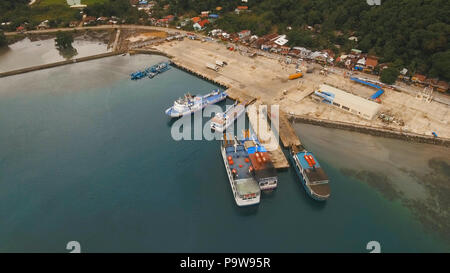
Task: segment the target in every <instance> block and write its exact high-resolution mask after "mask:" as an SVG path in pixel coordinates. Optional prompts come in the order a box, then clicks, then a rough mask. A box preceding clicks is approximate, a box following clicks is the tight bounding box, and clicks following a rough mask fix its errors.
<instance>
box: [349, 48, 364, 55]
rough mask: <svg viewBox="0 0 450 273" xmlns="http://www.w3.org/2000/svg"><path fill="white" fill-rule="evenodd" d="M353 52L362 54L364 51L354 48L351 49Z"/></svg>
mask: <svg viewBox="0 0 450 273" xmlns="http://www.w3.org/2000/svg"><path fill="white" fill-rule="evenodd" d="M351 52H352V53H353V54H355V55H360V54H361V53H362V51H361V50H359V49H355V48H353V49H352V50H351Z"/></svg>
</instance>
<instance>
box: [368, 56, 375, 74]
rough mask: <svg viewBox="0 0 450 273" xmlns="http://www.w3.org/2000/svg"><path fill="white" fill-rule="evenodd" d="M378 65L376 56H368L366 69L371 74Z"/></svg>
mask: <svg viewBox="0 0 450 273" xmlns="http://www.w3.org/2000/svg"><path fill="white" fill-rule="evenodd" d="M377 65H378V59H377V58H376V57H374V56H368V57H367V59H366V68H365V70H366V71H368V72H371V71H373V70H374V69H375V67H376V66H377Z"/></svg>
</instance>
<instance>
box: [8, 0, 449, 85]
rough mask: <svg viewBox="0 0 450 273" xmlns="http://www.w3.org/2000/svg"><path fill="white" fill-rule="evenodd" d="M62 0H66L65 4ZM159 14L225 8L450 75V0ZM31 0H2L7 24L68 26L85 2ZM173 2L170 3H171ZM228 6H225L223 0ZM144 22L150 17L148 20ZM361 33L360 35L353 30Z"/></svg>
mask: <svg viewBox="0 0 450 273" xmlns="http://www.w3.org/2000/svg"><path fill="white" fill-rule="evenodd" d="M89 1H90V4H91V5H89V6H88V8H87V9H86V10H85V11H86V13H87V14H88V15H91V16H108V17H109V16H117V17H119V18H121V19H123V20H125V23H138V22H139V18H143V19H146V18H147V17H148V16H147V15H146V14H145V13H143V12H139V11H138V10H137V9H136V8H133V7H132V6H131V5H130V3H129V0H89ZM58 3H61V4H58ZM157 3H158V4H157V5H156V7H155V9H154V12H153V15H152V16H153V17H155V18H161V17H163V16H165V15H168V14H174V15H176V16H177V17H179V16H188V17H189V16H196V15H198V14H199V13H200V12H201V11H205V10H210V11H214V12H215V13H218V14H220V15H221V18H220V19H219V20H217V21H216V23H215V26H211V27H219V28H222V29H223V30H225V31H227V32H237V31H240V30H242V29H250V30H251V31H252V32H253V33H255V34H257V35H264V34H267V33H271V32H278V33H280V34H281V33H284V34H287V35H288V38H289V45H291V46H294V45H295V46H304V47H308V48H311V49H326V48H327V49H332V50H333V51H334V52H336V53H340V52H348V50H349V49H351V48H358V49H361V50H363V51H364V52H367V53H369V54H371V55H376V56H378V57H380V60H379V62H380V63H390V64H391V67H394V68H395V69H397V70H398V69H401V68H403V67H406V68H408V70H409V72H410V73H422V74H426V75H428V76H431V77H440V78H441V79H445V80H447V81H450V49H449V47H448V40H449V37H450V24H449V20H450V2H449V1H448V0H382V1H381V5H380V6H370V5H368V4H367V1H365V0H314V1H311V0H252V1H249V2H248V5H249V8H250V10H251V12H250V13H241V14H240V15H237V14H235V13H233V12H232V11H233V10H234V9H235V8H236V7H237V6H238V5H246V4H245V3H242V1H240V0H159V1H157ZM27 4H28V0H1V1H0V22H5V21H11V22H12V24H11V25H10V26H9V27H8V29H6V30H14V29H15V28H16V27H17V26H19V25H21V24H23V23H24V22H27V23H29V25H30V26H31V27H33V26H36V25H37V24H39V23H40V22H41V21H43V20H45V19H49V20H50V23H51V26H67V25H68V23H69V22H70V21H71V20H79V19H80V16H81V15H80V14H79V12H78V11H77V10H74V9H70V8H69V7H68V6H67V5H66V4H65V1H62V0H61V1H57V0H41V1H40V2H38V3H37V4H35V5H33V7H28V5H27ZM165 5H169V8H168V9H164V8H163V7H164V6H165ZM218 6H220V7H222V9H221V10H220V11H217V10H216V7H218ZM144 22H146V21H145V20H144ZM351 36H355V37H357V39H358V41H351V40H349V39H348V38H349V37H351Z"/></svg>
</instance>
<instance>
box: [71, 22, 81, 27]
mask: <svg viewBox="0 0 450 273" xmlns="http://www.w3.org/2000/svg"><path fill="white" fill-rule="evenodd" d="M79 24H80V22H78V21H71V22H70V23H69V27H77V26H78V25H79Z"/></svg>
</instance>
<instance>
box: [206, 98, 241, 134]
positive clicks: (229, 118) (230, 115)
mask: <svg viewBox="0 0 450 273" xmlns="http://www.w3.org/2000/svg"><path fill="white" fill-rule="evenodd" d="M245 104H246V103H245V102H241V103H238V102H236V103H235V104H234V105H233V106H231V107H230V108H228V109H227V110H226V111H225V112H223V113H217V114H216V115H215V116H214V117H213V118H212V119H211V129H212V130H215V131H218V132H224V131H225V130H226V129H227V128H228V127H230V125H231V124H233V123H234V121H235V120H236V119H237V118H238V117H240V116H241V115H242V114H243V113H245Z"/></svg>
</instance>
